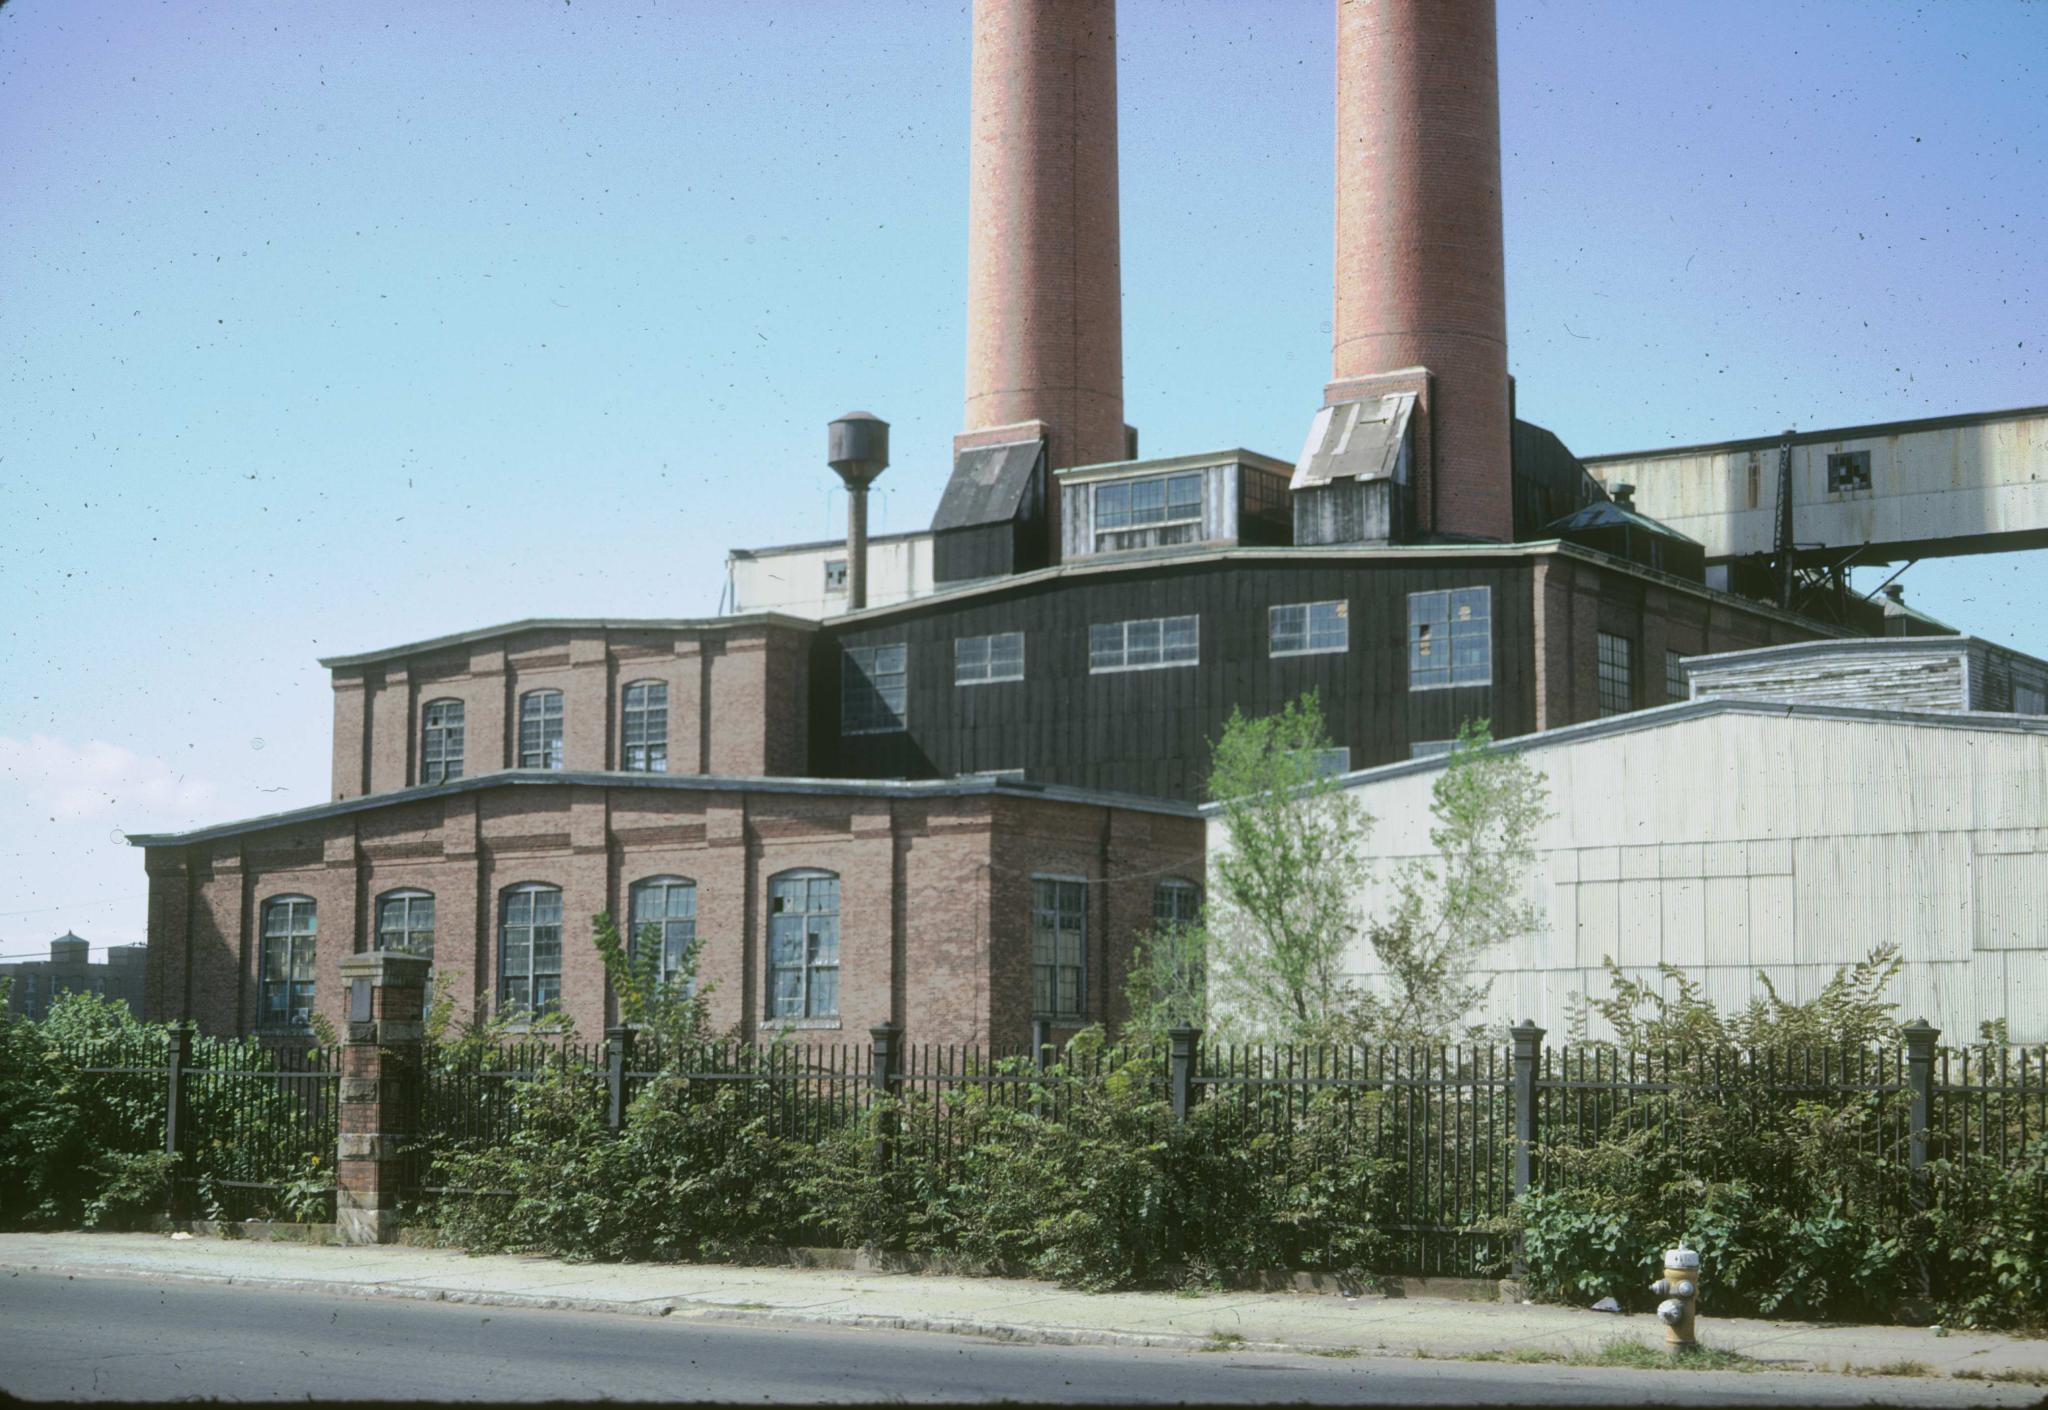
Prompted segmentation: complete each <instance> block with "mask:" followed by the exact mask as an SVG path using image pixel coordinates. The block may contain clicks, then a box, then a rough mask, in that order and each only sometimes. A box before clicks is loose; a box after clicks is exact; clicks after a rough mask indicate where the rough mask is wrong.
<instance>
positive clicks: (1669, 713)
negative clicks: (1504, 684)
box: [1200, 695, 2048, 818]
mask: <svg viewBox="0 0 2048 1410" xmlns="http://www.w3.org/2000/svg"><path fill="white" fill-rule="evenodd" d="M1712 715H1760V716H1771V717H1774V718H1779V719H1808V720H1835V721H1840V722H1844V723H1852V724H1896V725H1911V726H1914V727H1916V728H1924V729H1975V730H1990V731H1992V732H1993V733H1998V734H2031V735H2039V736H2041V737H2042V738H2043V739H2048V716H2042V715H2012V714H2006V713H2003V712H1991V711H1961V710H1885V709H1879V708H1877V707H1875V706H1865V705H1806V704H1795V703H1792V702H1790V701H1783V700H1756V699H1749V698H1742V697H1732V696H1720V695H1717V696H1710V697H1708V698H1707V699H1704V700H1681V701H1679V702H1678V703H1676V704H1674V705H1658V706H1655V707H1653V708H1651V709H1647V710H1633V711H1630V712H1629V713H1628V714H1626V715H1614V716H1611V717H1609V718H1607V719H1604V720H1587V721H1584V722H1583V723H1580V724H1575V725H1561V726H1559V727H1558V728H1556V729H1549V730H1542V731H1540V732H1538V733H1535V734H1523V735H1516V736H1515V737H1514V738H1512V739H1501V740H1496V741H1494V743H1493V745H1492V748H1493V749H1494V750H1496V751H1499V752H1502V753H1522V752H1527V751H1534V750H1538V749H1548V748H1552V747H1556V746H1561V745H1567V744H1579V743H1584V742H1586V741H1589V740H1595V739H1604V738H1606V737H1607V736H1609V735H1622V734H1633V733H1636V732H1638V731H1641V730H1651V729H1662V728H1663V727H1665V726H1667V725H1675V724H1684V723H1687V722H1689V721H1692V720H1697V719H1704V718H1707V717H1708V716H1712ZM1450 761H1451V756H1450V755H1449V754H1431V755H1427V756H1425V757H1423V758H1420V759H1397V760H1395V761H1394V762H1392V763H1389V764H1376V765H1374V766H1373V767H1371V768H1367V769H1354V770H1353V771H1351V772H1350V773H1347V774H1340V775H1338V776H1337V782H1338V784H1339V785H1341V786H1342V787H1344V788H1358V787H1362V786H1364V785H1366V784H1373V783H1383V782H1385V781H1386V780H1388V779H1396V778H1405V777H1407V776H1408V775H1410V774H1426V773H1430V772H1432V771H1435V770H1438V769H1444V768H1448V767H1450ZM1222 810H1223V805H1222V804H1221V803H1203V804H1201V805H1200V811H1201V814H1202V816H1203V817H1205V818H1214V817H1216V816H1217V815H1218V814H1220V813H1221V812H1222Z"/></svg>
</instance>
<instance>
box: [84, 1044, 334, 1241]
mask: <svg viewBox="0 0 2048 1410" xmlns="http://www.w3.org/2000/svg"><path fill="white" fill-rule="evenodd" d="M57 1054H58V1058H59V1061H61V1062H63V1063H65V1064H66V1065H67V1066H69V1067H70V1068H71V1069H72V1071H73V1072H75V1073H76V1075H77V1077H78V1081H79V1085H78V1089H77V1090H78V1093H79V1096H80V1098H81V1099H82V1101H83V1103H84V1104H85V1105H86V1108H87V1111H88V1113H89V1115H88V1120H89V1122H90V1125H91V1129H92V1130H93V1131H94V1133H95V1138H96V1139H97V1140H98V1141H99V1143H100V1145H101V1148H102V1149H104V1150H107V1151H110V1152H119V1153H127V1154H141V1153H143V1152H146V1151H152V1150H160V1151H163V1152H165V1153H166V1154H168V1155H171V1156H173V1157H175V1158H176V1161H177V1163H176V1164H175V1166H174V1167H173V1169H172V1175H171V1193H170V1200H169V1210H168V1212H169V1213H170V1214H172V1215H173V1216H174V1217H202V1218H208V1219H220V1220H245V1219H252V1218H288V1219H300V1220H307V1221H310V1222H315V1223H330V1222H332V1221H333V1219H334V1180H335V1154H336V1149H337V1146H338V1144H339V1119H340V1106H339V1095H340V1093H339V1084H340V1077H341V1069H340V1062H339V1054H338V1053H337V1052H336V1051H335V1050H334V1049H332V1048H322V1047H319V1046H317V1045H315V1044H313V1043H311V1042H310V1041H305V1040H294V1039H282V1040H260V1039H251V1038H214V1037H202V1036H199V1035H197V1034H195V1033H194V1032H193V1031H192V1030H191V1029H189V1028H171V1029H156V1030H143V1031H141V1032H132V1033H119V1034H113V1035H109V1036H107V1037H105V1038H99V1039H91V1040H80V1041H73V1042H67V1043H62V1044H59V1045H58V1048H57Z"/></svg>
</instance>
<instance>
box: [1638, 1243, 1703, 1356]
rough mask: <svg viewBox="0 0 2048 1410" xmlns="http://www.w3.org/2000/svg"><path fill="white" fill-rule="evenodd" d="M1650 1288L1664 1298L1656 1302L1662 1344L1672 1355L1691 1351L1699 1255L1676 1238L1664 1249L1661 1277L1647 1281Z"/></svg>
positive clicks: (1697, 1298)
mask: <svg viewBox="0 0 2048 1410" xmlns="http://www.w3.org/2000/svg"><path fill="white" fill-rule="evenodd" d="M1650 1291H1651V1292H1653V1293H1655V1294H1657V1296H1659V1297H1661V1298H1663V1299H1664V1300H1663V1301H1662V1302H1660V1303H1658V1304H1657V1316H1658V1317H1660V1318H1661V1319H1663V1322H1664V1343H1665V1345H1666V1346H1668V1347H1670V1348H1671V1351H1672V1354H1673V1355H1677V1354H1679V1353H1681V1352H1686V1351H1691V1350H1693V1349H1694V1348H1696V1347H1697V1346H1698V1345H1699V1340H1698V1338H1697V1337H1695V1336H1694V1335H1693V1314H1694V1311H1695V1309H1696V1307H1697V1304H1698V1302H1699V1296H1700V1256H1699V1252H1698V1250H1696V1249H1690V1248H1687V1247H1686V1246H1685V1240H1684V1239H1680V1240H1679V1241H1678V1247H1677V1248H1667V1249H1665V1250H1664V1276H1663V1277H1661V1278H1659V1279H1658V1280H1657V1281H1656V1282H1654V1283H1652V1284H1650Z"/></svg>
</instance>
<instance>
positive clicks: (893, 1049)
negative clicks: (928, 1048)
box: [868, 1023, 903, 1170]
mask: <svg viewBox="0 0 2048 1410" xmlns="http://www.w3.org/2000/svg"><path fill="white" fill-rule="evenodd" d="M868 1041H869V1042H870V1043H871V1044H872V1045H873V1051H872V1054H871V1057H872V1062H871V1065H870V1067H869V1071H868V1083H869V1085H870V1086H872V1087H873V1088H874V1092H875V1095H876V1097H878V1098H881V1099H884V1100H887V1099H890V1098H893V1097H894V1096H895V1095H896V1092H897V1088H898V1086H899V1085H900V1082H901V1078H902V1073H903V1030H902V1029H901V1028H899V1027H897V1026H896V1025H895V1024H894V1023H881V1024H877V1025H875V1026H874V1027H873V1028H870V1029H869V1030H868ZM895 1142H896V1114H895V1113H894V1112H893V1111H887V1110H884V1111H883V1112H882V1113H880V1115H879V1117H878V1119H877V1120H876V1122H875V1150H874V1162H875V1169H877V1170H886V1169H887V1168H888V1166H889V1162H890V1160H891V1158H892V1157H893V1155H894V1149H893V1148H894V1146H895Z"/></svg>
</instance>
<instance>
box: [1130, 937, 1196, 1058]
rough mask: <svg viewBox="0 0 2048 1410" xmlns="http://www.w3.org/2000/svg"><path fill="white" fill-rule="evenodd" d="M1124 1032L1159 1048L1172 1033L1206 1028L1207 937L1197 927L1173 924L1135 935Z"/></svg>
mask: <svg viewBox="0 0 2048 1410" xmlns="http://www.w3.org/2000/svg"><path fill="white" fill-rule="evenodd" d="M1126 993H1127V997H1128V999H1129V1001H1130V1018H1129V1019H1128V1020H1126V1022H1125V1025H1124V1029H1125V1032H1126V1033H1127V1034H1128V1035H1129V1036H1131V1037H1132V1038H1135V1039H1137V1040H1138V1041H1140V1042H1147V1041H1150V1042H1158V1041H1160V1040H1162V1039H1164V1038H1165V1036H1166V1034H1167V1033H1168V1032H1170V1031H1171V1030H1173V1029H1175V1028H1181V1027H1189V1028H1204V1027H1207V1026H1208V1022H1209V932H1208V930H1207V928H1206V927H1204V926H1203V925H1202V924H1200V923H1199V922H1181V923H1176V922H1172V921H1167V922H1163V923H1161V924H1159V925H1155V926H1154V927H1153V928H1152V929H1150V930H1147V931H1144V932H1142V933H1141V934H1139V936H1138V937H1137V939H1136V940H1135V941H1133V942H1132V946H1131V971H1130V982H1129V984H1128V985H1127V986H1126Z"/></svg>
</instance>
